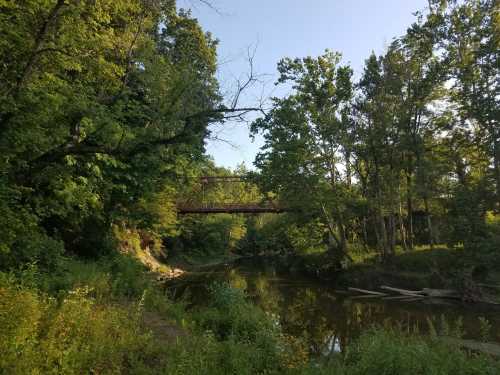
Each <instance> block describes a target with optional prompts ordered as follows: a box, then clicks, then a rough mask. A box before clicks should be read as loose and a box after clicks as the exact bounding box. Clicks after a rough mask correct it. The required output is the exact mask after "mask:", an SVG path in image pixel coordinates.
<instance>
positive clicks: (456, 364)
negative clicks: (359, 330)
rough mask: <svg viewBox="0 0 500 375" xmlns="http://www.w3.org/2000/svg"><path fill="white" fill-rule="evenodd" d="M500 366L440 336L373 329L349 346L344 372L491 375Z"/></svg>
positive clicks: (390, 374)
mask: <svg viewBox="0 0 500 375" xmlns="http://www.w3.org/2000/svg"><path fill="white" fill-rule="evenodd" d="M499 370H500V366H498V364H497V363H495V362H493V361H491V360H489V359H488V358H486V357H482V356H470V357H469V356H467V354H466V353H465V352H463V351H461V350H460V349H459V348H458V347H455V346H453V345H449V344H448V343H444V342H443V341H440V340H439V339H437V338H436V339H433V340H427V339H424V338H422V337H418V336H407V335H404V334H402V333H399V332H394V331H383V330H372V331H369V332H366V333H365V334H363V335H362V336H361V337H360V338H359V340H358V341H357V342H356V343H354V344H352V345H351V346H350V347H349V348H348V352H347V354H346V358H345V364H344V371H345V373H346V374H353V375H365V374H366V375H368V374H370V375H371V374H385V375H392V374H394V375H400V374H415V375H418V374H422V375H432V374H443V375H445V374H450V375H469V374H470V375H480V374H484V375H489V374H491V375H493V374H498V371H499Z"/></svg>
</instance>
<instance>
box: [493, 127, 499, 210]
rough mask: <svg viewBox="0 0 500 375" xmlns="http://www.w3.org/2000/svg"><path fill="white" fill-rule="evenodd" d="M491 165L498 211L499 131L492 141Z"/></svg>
mask: <svg viewBox="0 0 500 375" xmlns="http://www.w3.org/2000/svg"><path fill="white" fill-rule="evenodd" d="M493 148H494V151H493V152H494V156H493V167H494V173H495V182H496V185H497V186H496V210H497V211H498V212H500V133H499V134H498V135H497V137H496V139H495V141H494V146H493Z"/></svg>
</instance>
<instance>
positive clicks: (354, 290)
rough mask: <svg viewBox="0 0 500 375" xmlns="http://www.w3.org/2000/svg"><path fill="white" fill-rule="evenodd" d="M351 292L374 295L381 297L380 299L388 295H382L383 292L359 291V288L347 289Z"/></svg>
mask: <svg viewBox="0 0 500 375" xmlns="http://www.w3.org/2000/svg"><path fill="white" fill-rule="evenodd" d="M347 289H348V290H349V291H351V292H358V293H362V294H370V295H373V296H380V297H384V296H386V295H387V293H381V292H375V291H373V290H366V289H359V288H347Z"/></svg>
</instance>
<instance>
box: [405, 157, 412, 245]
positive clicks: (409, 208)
mask: <svg viewBox="0 0 500 375" xmlns="http://www.w3.org/2000/svg"><path fill="white" fill-rule="evenodd" d="M411 163H412V158H411V156H409V157H408V164H411ZM411 184H412V172H411V167H410V166H409V167H408V169H407V170H406V211H407V216H408V225H407V227H406V229H407V234H406V239H407V241H408V246H409V248H410V250H413V247H414V243H413V191H412V186H411Z"/></svg>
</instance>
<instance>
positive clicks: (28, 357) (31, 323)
mask: <svg viewBox="0 0 500 375" xmlns="http://www.w3.org/2000/svg"><path fill="white" fill-rule="evenodd" d="M139 318H140V310H138V308H129V309H127V308H124V307H117V306H109V305H108V306H102V305H98V304H96V303H95V300H94V299H93V298H91V297H89V289H88V288H81V289H76V290H74V291H72V292H70V293H69V294H68V295H67V296H66V297H65V298H64V299H63V300H62V301H61V302H60V303H58V302H57V301H56V300H54V299H53V298H50V297H48V296H46V295H40V294H38V293H36V292H35V291H33V290H30V289H26V288H23V287H18V286H15V285H13V284H12V283H11V281H9V280H8V279H7V278H5V276H4V277H3V278H2V281H1V284H0V327H2V328H1V330H0V353H1V355H0V373H6V374H27V373H42V374H51V373H54V374H55V373H64V374H82V373H134V374H135V373H141V372H142V373H144V371H145V370H146V369H147V368H148V367H150V366H151V365H150V364H149V363H148V362H151V363H158V359H159V358H161V356H160V357H159V358H158V354H159V353H158V352H157V350H156V349H155V347H154V345H153V340H152V338H151V336H150V335H149V334H147V333H144V331H143V330H142V329H141V326H140V320H139ZM146 364H147V365H146Z"/></svg>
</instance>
